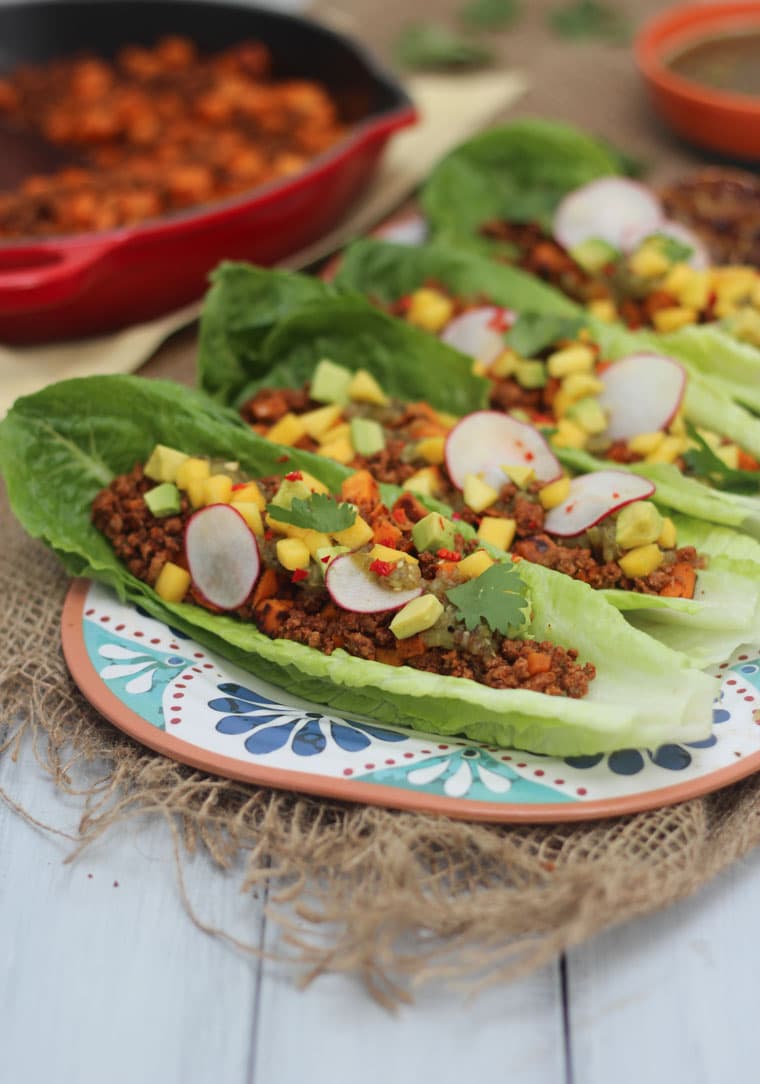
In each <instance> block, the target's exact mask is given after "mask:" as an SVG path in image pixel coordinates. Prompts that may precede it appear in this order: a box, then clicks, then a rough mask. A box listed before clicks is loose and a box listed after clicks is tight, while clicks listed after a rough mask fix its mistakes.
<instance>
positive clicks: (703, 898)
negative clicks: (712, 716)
mask: <svg viewBox="0 0 760 1084" xmlns="http://www.w3.org/2000/svg"><path fill="white" fill-rule="evenodd" d="M0 787H1V788H2V789H3V790H4V791H5V792H6V793H7V794H8V795H9V796H10V797H11V798H12V799H13V800H15V801H18V802H20V803H22V804H23V805H24V806H25V807H26V808H27V809H29V811H30V812H32V813H33V814H34V816H36V817H37V818H38V819H40V820H42V821H45V822H47V823H50V824H53V825H55V826H56V827H57V828H59V829H62V830H67V829H68V830H72V829H73V827H74V825H75V823H76V811H77V807H76V804H75V803H74V801H73V800H69V799H66V798H64V797H62V796H61V795H60V794H59V793H58V792H56V791H55V790H54V788H53V786H52V784H51V783H50V781H49V780H48V779H47V777H46V776H45V775H44V774H43V773H42V771H41V770H40V769H39V767H38V766H37V764H36V763H35V761H34V759H33V757H32V756H31V754H30V753H29V752H28V751H27V752H25V753H24V755H23V756H22V758H21V759H20V761H19V762H18V763H15V764H14V763H13V762H12V761H11V760H10V759H9V758H8V757H6V758H4V759H2V760H0ZM70 850H71V844H70V843H69V842H68V841H66V840H64V839H62V838H57V837H55V836H50V835H46V834H44V833H42V832H41V831H39V830H38V829H36V828H34V827H30V826H29V825H27V824H26V823H25V822H24V821H22V820H21V819H20V818H19V817H18V815H17V814H16V813H15V812H13V811H12V810H11V809H10V808H9V807H8V806H7V805H6V804H4V803H3V804H0V856H1V858H0V1081H3V1082H6V1084H48V1082H51V1084H154V1082H155V1084H211V1082H214V1084H216V1082H220V1084H254V1082H255V1084H291V1082H292V1084H303V1082H304V1081H308V1084H354V1082H355V1081H361V1082H362V1084H386V1082H389V1081H393V1082H394V1084H407V1082H408V1084H417V1082H420V1081H422V1082H427V1081H431V1082H436V1084H454V1082H457V1084H459V1082H460V1081H467V1082H468V1084H471V1082H473V1081H483V1082H485V1081H487V1082H489V1084H490V1082H495V1081H505V1082H507V1081H514V1082H516V1084H642V1082H645V1084H719V1082H720V1084H722V1082H724V1081H730V1080H735V1081H739V1082H742V1084H748V1082H750V1081H753V1080H757V1079H758V1075H759V1073H760V1070H759V1069H758V1063H760V1027H759V1026H758V998H757V990H758V983H757V972H758V961H760V949H758V947H757V943H756V936H757V926H758V913H759V911H760V907H759V906H758V905H759V904H760V853H758V854H756V855H752V856H750V858H748V859H747V860H746V861H745V862H744V863H742V864H741V865H739V866H736V867H734V868H733V869H731V870H730V871H729V872H728V873H727V874H725V875H724V876H722V877H721V878H720V879H719V880H718V881H716V882H715V883H714V884H712V885H711V886H709V887H708V888H707V889H705V890H703V891H702V892H701V893H700V894H699V895H698V896H697V897H695V898H694V899H692V900H689V901H686V902H685V903H683V904H681V905H679V906H676V907H674V908H672V909H670V910H669V911H667V912H664V913H660V914H657V915H654V916H651V917H649V918H646V919H642V920H639V921H636V922H633V923H630V924H629V925H627V926H624V927H622V928H620V929H617V930H613V931H611V932H610V933H607V934H604V935H602V936H600V937H599V938H597V939H596V940H595V941H593V942H591V943H589V944H586V945H584V946H583V947H581V948H579V949H576V950H575V951H573V952H572V953H571V954H570V955H569V956H568V957H567V959H565V960H563V961H561V962H558V963H557V964H555V965H553V966H551V967H548V968H546V969H545V970H544V971H542V972H540V973H539V974H536V975H533V976H531V977H529V978H527V979H525V980H524V981H521V982H518V983H515V984H513V985H510V986H500V987H497V988H494V989H491V990H489V991H488V992H487V993H484V994H482V995H481V996H479V997H478V998H476V999H475V1000H474V1001H473V1000H467V999H465V998H464V997H463V996H462V995H461V994H456V993H452V992H447V991H443V990H423V991H422V992H421V993H420V994H419V995H418V998H417V1001H416V1003H415V1004H414V1005H412V1006H410V1007H404V1008H402V1009H401V1010H400V1011H399V1012H398V1014H396V1015H395V1016H394V1015H391V1014H389V1013H387V1012H386V1011H385V1010H383V1009H381V1008H379V1007H378V1006H377V1005H376V1004H375V1003H374V1002H373V1001H372V1000H371V999H370V998H369V997H368V996H367V995H366V994H365V993H364V990H363V988H362V987H361V986H360V984H359V983H357V982H355V981H353V980H351V979H347V978H338V977H327V978H322V979H320V980H317V982H316V984H315V985H313V986H311V987H310V988H309V989H308V990H306V991H305V992H301V991H299V990H298V989H297V987H296V984H295V982H294V979H293V976H292V975H291V974H288V973H287V972H286V971H284V970H283V969H282V968H276V967H274V966H272V965H268V964H264V965H262V964H261V963H259V962H258V961H257V960H255V959H253V958H251V957H250V956H247V955H245V954H243V953H241V952H240V951H239V950H237V949H235V948H233V947H231V946H230V945H229V944H228V943H226V942H224V941H223V940H220V939H218V938H215V937H212V936H210V935H208V934H205V933H203V932H201V931H200V930H199V929H198V928H197V927H196V926H195V925H193V923H192V922H191V921H190V919H189V918H188V916H187V914H186V912H185V910H184V909H183V906H182V902H181V898H180V893H179V888H178V884H177V879H176V874H175V869H174V861H173V856H172V847H171V840H170V837H169V831H168V829H167V827H166V826H165V825H164V824H163V823H157V822H152V821H150V822H148V821H145V822H142V823H140V822H136V823H134V824H130V825H128V826H121V827H119V828H117V829H115V830H113V831H112V832H111V833H110V834H108V835H107V836H106V837H104V838H103V839H102V840H101V841H100V842H99V843H98V844H97V845H96V846H95V847H94V848H93V849H91V850H89V851H87V852H86V853H85V854H84V855H83V856H82V857H81V858H80V859H79V860H78V861H77V862H75V863H73V864H65V863H64V859H65V858H66V855H67V854H68V853H69V852H70ZM186 884H187V889H188V893H189V895H190V898H191V900H192V903H193V905H194V907H195V909H196V911H197V913H198V915H199V916H200V918H201V919H202V920H203V921H204V922H205V923H208V924H210V925H218V926H221V927H223V928H225V929H226V930H228V931H229V932H232V933H234V934H235V935H237V936H238V937H240V938H241V939H245V940H247V941H253V942H255V943H257V944H258V943H264V944H270V943H271V942H270V938H272V937H274V936H275V934H274V931H273V930H272V929H271V928H270V927H268V926H267V924H266V923H265V922H264V919H263V916H262V912H261V907H260V904H258V903H257V902H256V900H253V899H252V898H251V897H250V896H242V895H241V894H240V893H239V891H238V887H237V882H236V881H235V880H234V879H233V878H232V877H226V876H225V875H224V874H222V873H220V872H219V871H218V870H215V869H212V868H211V866H210V864H209V863H208V861H207V860H206V859H204V858H198V859H195V860H194V861H193V862H192V863H191V865H190V867H189V868H188V870H187V874H186Z"/></svg>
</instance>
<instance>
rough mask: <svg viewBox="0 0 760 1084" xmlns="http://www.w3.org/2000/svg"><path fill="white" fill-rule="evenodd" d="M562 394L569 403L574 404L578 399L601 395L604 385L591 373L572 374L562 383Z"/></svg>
mask: <svg viewBox="0 0 760 1084" xmlns="http://www.w3.org/2000/svg"><path fill="white" fill-rule="evenodd" d="M561 390H562V392H563V394H564V395H565V396H567V399H568V401H569V402H571V403H574V402H576V401H577V400H578V399H587V398H588V397H589V396H592V395H601V393H602V392H603V391H604V384H603V383H602V381H601V380H597V379H596V377H595V376H592V375H591V373H571V374H570V376H566V377H565V379H564V380H563V381H562V389H561Z"/></svg>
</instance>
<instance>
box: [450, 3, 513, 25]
mask: <svg viewBox="0 0 760 1084" xmlns="http://www.w3.org/2000/svg"><path fill="white" fill-rule="evenodd" d="M520 8H521V4H520V0H469V3H468V4H466V5H465V7H463V8H462V10H461V11H460V12H459V18H460V19H461V21H462V22H463V23H467V24H468V25H469V26H475V27H481V28H483V29H486V30H501V29H503V28H504V27H506V26H510V25H511V24H512V23H513V22H515V20H516V19H517V18H518V16H519V15H520V13H521V12H520Z"/></svg>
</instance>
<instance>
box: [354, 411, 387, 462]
mask: <svg viewBox="0 0 760 1084" xmlns="http://www.w3.org/2000/svg"><path fill="white" fill-rule="evenodd" d="M351 443H352V444H353V446H354V450H355V451H356V452H357V453H358V454H359V455H374V454H375V453H376V452H382V450H383V448H384V447H385V435H384V433H383V427H382V425H380V423H379V422H376V421H374V420H373V419H372V418H352V419H351Z"/></svg>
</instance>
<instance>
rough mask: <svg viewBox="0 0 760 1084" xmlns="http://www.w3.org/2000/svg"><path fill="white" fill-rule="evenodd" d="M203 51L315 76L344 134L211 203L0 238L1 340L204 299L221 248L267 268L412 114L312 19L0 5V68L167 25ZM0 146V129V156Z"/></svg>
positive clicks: (98, 48) (104, 50)
mask: <svg viewBox="0 0 760 1084" xmlns="http://www.w3.org/2000/svg"><path fill="white" fill-rule="evenodd" d="M172 33H174V34H182V35H185V36H187V37H189V38H192V39H193V40H194V41H195V42H196V43H197V44H198V46H199V47H200V48H201V49H202V50H203V51H204V52H213V51H216V50H219V49H223V48H225V47H227V46H230V45H233V44H235V43H237V42H240V41H241V40H243V39H246V38H257V39H259V40H260V41H263V42H264V43H265V44H266V45H268V46H269V48H270V50H271V52H272V55H273V60H274V74H275V76H276V77H286V78H287V77H302V78H305V79H315V80H317V81H319V82H320V83H322V84H323V85H325V86H326V87H327V88H328V89H329V90H330V91H331V92H332V94H333V95H334V96H335V97H336V98H337V100H338V101H339V103H340V106H341V114H342V118H343V119H344V120H345V121H346V122H348V123H350V124H351V125H352V128H351V131H350V133H349V135H348V136H347V137H346V138H345V139H344V140H342V141H341V142H340V143H338V144H336V145H335V147H333V148H332V149H331V150H329V151H328V152H326V153H325V154H322V155H320V156H319V157H318V158H316V159H314V161H313V162H312V164H311V165H310V166H308V167H307V168H306V169H305V170H304V171H303V172H302V173H299V174H298V175H296V176H294V177H292V178H288V179H287V180H285V181H277V182H275V183H272V184H269V185H265V186H261V187H259V188H256V189H252V190H251V192H250V193H246V194H243V195H237V196H235V197H233V198H230V199H227V200H224V201H220V202H218V203H215V204H205V205H203V206H199V207H194V208H191V209H189V210H187V211H182V212H176V213H174V214H171V215H165V216H162V217H161V218H156V219H152V220H149V221H146V222H144V223H140V224H139V225H136V226H128V227H120V228H118V229H115V230H108V231H105V232H101V233H89V234H77V235H70V236H65V237H51V238H49V239H40V238H29V239H28V240H19V241H16V240H11V241H6V242H4V243H0V341H4V342H8V343H33V342H43V341H51V340H60V339H70V338H76V337H80V336H87V335H94V334H99V333H104V332H108V331H114V330H116V329H118V328H121V327H125V326H127V325H129V324H133V323H136V322H139V321H143V320H148V319H150V318H152V317H156V316H159V315H160V314H162V313H166V312H169V311H171V310H172V309H176V308H179V307H181V306H183V305H185V304H188V303H190V302H192V301H194V300H196V299H198V298H199V297H201V296H202V294H203V292H204V290H205V289H206V287H207V283H208V273H209V271H210V270H211V269H212V268H213V267H214V266H216V264H217V263H219V261H220V260H223V259H245V260H249V261H252V262H254V263H258V264H262V265H265V266H269V265H272V264H274V263H276V262H277V261H278V260H281V259H283V258H284V257H285V256H287V255H288V254H289V253H293V252H296V251H298V250H299V249H300V248H301V247H302V246H305V245H308V244H309V243H311V242H312V241H315V240H316V239H317V238H318V237H320V236H322V235H323V234H324V233H325V232H327V231H328V230H329V229H330V228H331V227H332V226H334V225H335V224H337V222H338V221H339V220H340V219H341V218H342V217H343V216H344V214H345V213H346V211H347V210H348V209H349V207H350V206H351V204H352V203H354V202H355V201H356V200H357V198H358V197H359V196H360V195H361V193H362V192H363V191H364V189H365V188H366V186H367V184H368V182H369V180H370V179H371V177H372V174H373V172H374V170H375V168H376V166H377V164H378V162H379V158H380V155H381V152H382V150H383V147H384V145H385V144H386V142H387V140H388V138H389V137H390V136H391V135H392V134H393V133H394V132H395V131H396V130H398V129H399V128H402V127H405V126H406V125H409V124H412V123H414V121H415V119H416V114H415V110H414V107H413V105H412V103H411V101H410V99H409V98H408V97H407V95H406V94H405V93H404V92H403V91H402V90H401V88H400V86H399V85H398V84H397V82H396V81H395V80H394V79H393V77H392V76H389V75H388V74H387V73H386V72H384V71H383V70H382V69H381V68H380V67H379V66H378V64H377V63H376V62H375V61H374V60H373V59H372V58H371V57H370V56H369V55H368V54H367V53H366V52H365V50H364V49H363V48H361V47H360V46H358V45H357V44H356V43H355V42H353V41H351V40H350V39H347V38H345V37H343V36H342V35H340V34H337V33H335V31H333V30H330V29H328V28H326V27H324V26H321V25H319V24H318V23H315V22H312V21H311V20H309V19H306V18H302V17H298V16H294V15H285V14H281V13H278V12H273V11H266V10H264V9H258V8H252V7H250V6H248V5H246V6H242V5H237V4H234V3H208V2H201V0H157V2H156V0H129V2H127V0H108V2H99V0H50V2H45V3H35V2H34V0H32V2H27V3H20V4H11V5H2V6H0V73H5V72H9V71H11V70H12V69H13V68H15V67H16V66H17V65H19V64H21V63H24V62H33V63H38V62H41V61H45V60H50V59H52V58H55V57H61V56H67V55H71V54H73V53H77V52H79V51H82V50H87V51H91V52H95V53H97V54H99V55H100V56H103V57H109V58H110V57H113V56H114V54H115V53H116V52H117V51H118V49H119V48H120V47H121V46H123V45H125V44H127V43H129V44H132V43H134V44H142V45H152V44H154V43H155V41H156V39H157V38H159V37H161V36H162V35H165V34H172ZM8 153H9V151H8V148H7V147H6V149H5V151H3V147H2V139H0V158H2V157H3V155H5V156H7V155H8Z"/></svg>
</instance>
